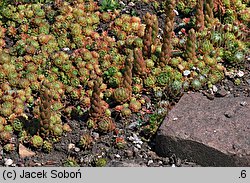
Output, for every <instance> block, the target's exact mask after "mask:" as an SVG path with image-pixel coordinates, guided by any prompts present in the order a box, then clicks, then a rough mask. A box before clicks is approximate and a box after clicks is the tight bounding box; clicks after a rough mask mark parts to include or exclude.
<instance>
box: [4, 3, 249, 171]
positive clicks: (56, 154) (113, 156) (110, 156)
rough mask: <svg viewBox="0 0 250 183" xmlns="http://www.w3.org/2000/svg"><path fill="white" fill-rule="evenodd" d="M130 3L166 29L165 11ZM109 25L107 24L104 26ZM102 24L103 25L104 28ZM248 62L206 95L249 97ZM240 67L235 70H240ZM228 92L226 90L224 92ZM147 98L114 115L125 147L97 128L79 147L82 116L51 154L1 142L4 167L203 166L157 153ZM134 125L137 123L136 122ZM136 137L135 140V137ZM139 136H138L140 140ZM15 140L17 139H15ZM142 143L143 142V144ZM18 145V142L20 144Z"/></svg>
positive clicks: (155, 103) (151, 100)
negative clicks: (99, 163) (69, 163)
mask: <svg viewBox="0 0 250 183" xmlns="http://www.w3.org/2000/svg"><path fill="white" fill-rule="evenodd" d="M123 3H124V4H125V5H126V6H125V8H124V9H123V10H122V12H123V13H129V14H132V13H133V14H136V15H139V16H140V17H141V18H142V17H143V15H144V14H145V13H146V12H150V13H152V14H157V16H158V19H159V26H160V28H161V29H163V25H164V18H165V17H164V14H163V13H160V12H159V11H158V12H157V10H156V9H155V8H154V7H153V5H151V4H144V3H141V2H137V3H135V6H129V5H128V3H129V1H128V0H123ZM181 18H183V17H179V16H178V17H177V18H176V22H177V24H176V30H178V29H179V27H178V21H181ZM103 26H104V27H105V25H103ZM104 27H100V28H104ZM246 59H247V61H246V63H245V65H244V66H243V67H242V68H241V69H240V70H241V71H243V72H244V76H243V77H239V76H237V74H235V76H226V78H225V79H224V80H223V81H221V82H220V83H218V84H217V85H216V87H217V89H218V91H211V90H203V91H200V92H203V93H204V94H205V95H207V96H208V97H209V98H210V99H213V97H217V96H218V97H221V96H223V95H224V94H225V93H227V95H229V96H230V97H237V96H247V97H250V61H249V60H250V58H249V57H248V58H246ZM238 71H239V69H235V73H237V72H238ZM236 78H239V79H240V80H241V83H240V84H239V85H235V84H234V81H235V79H236ZM223 92H224V93H223ZM145 100H146V102H147V103H148V104H150V103H151V105H149V108H148V109H144V110H143V111H142V112H139V113H137V114H133V115H132V116H131V118H130V119H124V118H121V117H120V115H119V114H116V113H114V115H113V117H114V118H115V119H116V124H117V126H116V127H117V129H119V132H118V134H117V135H118V136H120V137H124V139H125V140H126V145H125V147H124V148H121V149H119V148H117V147H116V146H115V145H114V144H115V143H114V141H115V135H114V132H112V133H107V134H99V133H97V132H95V131H92V132H91V135H92V136H94V137H96V139H95V143H94V144H93V145H92V146H91V147H90V148H88V149H81V148H78V144H77V143H78V141H79V139H80V136H81V135H82V134H84V133H85V132H86V131H87V128H86V125H85V122H84V121H85V120H84V118H79V119H75V120H71V121H67V122H68V124H69V125H70V126H71V128H72V132H70V133H67V134H65V135H64V136H63V137H62V138H61V141H60V142H58V143H55V144H54V148H53V150H52V152H50V153H44V152H42V151H39V150H34V149H31V150H33V151H34V152H36V155H35V156H33V157H30V158H25V159H21V158H20V157H19V154H18V148H17V150H16V151H13V152H11V153H6V152H4V151H3V150H2V147H1V145H0V166H4V163H5V160H6V158H10V159H12V160H13V164H12V166H20V167H22V166H57V167H58V166H65V161H66V160H67V158H69V157H71V158H74V159H75V160H76V162H77V164H78V165H79V166H96V165H95V162H96V160H97V159H99V158H105V159H106V160H107V164H106V166H108V167H112V166H154V167H158V166H173V165H174V166H182V167H184V166H199V165H197V164H195V163H193V162H188V161H187V160H185V159H182V160H181V159H180V158H178V157H176V156H175V155H174V154H173V155H172V156H171V157H159V156H158V155H157V154H156V153H155V152H154V136H153V137H151V138H150V139H147V136H146V137H145V134H143V133H141V129H140V128H139V126H140V125H143V124H146V123H147V121H148V118H149V113H147V112H153V111H155V110H157V106H158V103H159V101H157V100H154V97H153V96H152V95H150V94H148V95H147V96H145ZM65 120H67V119H66V118H65ZM133 124H134V125H133ZM132 137H133V138H134V139H133V138H132ZM136 137H138V139H136ZM14 140H15V139H14ZM141 143H142V144H141ZM69 144H73V145H75V147H76V148H74V147H73V148H72V149H69ZM17 146H18V144H17Z"/></svg>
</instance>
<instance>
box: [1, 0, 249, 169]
mask: <svg viewBox="0 0 250 183" xmlns="http://www.w3.org/2000/svg"><path fill="white" fill-rule="evenodd" d="M134 2H136V1H134ZM137 3H138V2H137ZM139 3H141V4H143V5H148V6H152V7H154V8H155V10H156V11H157V13H159V14H164V16H165V18H164V21H163V22H164V24H163V25H160V24H159V16H158V15H157V13H156V14H153V13H150V12H146V13H145V14H143V15H142V16H139V15H136V12H134V11H133V9H132V10H131V11H130V12H124V11H123V8H124V5H123V4H121V3H119V2H118V1H116V0H103V1H95V0H75V1H74V0H68V1H67V0H65V1H61V0H57V1H52V0H40V1H39V0H37V1H36V0H34V1H31V0H23V1H8V0H6V1H2V2H1V4H0V7H1V11H0V12H1V13H0V63H1V65H0V98H1V100H0V140H1V145H2V147H3V149H4V151H5V152H10V153H11V152H12V151H15V150H17V144H18V143H21V144H24V145H25V146H27V147H30V148H33V149H34V150H37V151H42V152H46V153H50V152H51V151H52V150H53V148H54V144H55V143H58V142H60V140H61V139H62V137H63V136H65V135H66V134H68V133H72V131H73V130H72V128H73V127H72V125H70V121H71V120H79V121H81V129H84V130H83V131H84V132H82V133H81V134H80V135H79V136H78V139H77V146H78V147H79V148H80V149H81V150H82V151H85V150H87V149H91V148H92V147H93V144H94V143H95V138H94V136H93V133H92V132H98V133H100V135H105V134H110V135H111V136H112V142H110V143H113V145H114V146H115V147H116V148H117V149H122V148H124V147H125V146H126V143H127V142H126V141H127V140H126V138H125V137H124V134H123V129H122V128H123V127H124V126H128V125H130V123H129V122H127V123H124V124H120V123H119V122H118V119H129V118H130V117H132V116H134V115H136V116H143V115H145V116H147V117H148V119H146V117H145V119H144V120H142V121H139V119H138V124H137V126H136V128H138V129H139V131H140V133H141V134H142V135H143V136H144V138H145V140H146V141H147V140H149V139H150V138H151V137H152V136H153V135H154V134H155V133H156V131H157V128H158V127H159V125H160V124H161V121H162V120H163V118H164V116H165V115H166V114H167V111H168V109H169V108H171V105H172V104H173V103H174V101H175V100H176V99H178V98H179V97H180V96H181V95H182V93H183V92H185V91H190V90H194V91H198V90H200V89H204V88H205V89H207V88H212V87H213V85H215V84H216V83H218V82H220V81H221V80H222V79H224V77H225V73H226V72H229V71H230V69H231V68H240V67H242V66H243V65H244V64H245V62H247V61H246V56H247V54H248V52H249V37H248V36H249V26H250V25H249V22H250V21H249V20H250V9H249V1H247V0H245V1H244V0H236V1H226V0H206V1H203V0H197V1H193V0H179V1H175V0H172V1H156V0H147V1H145V0H144V1H140V2H139ZM180 15H181V16H183V17H181V18H180ZM160 26H161V27H162V28H160ZM236 83H237V80H236ZM149 96H150V98H151V101H152V102H153V103H154V105H150V104H149V102H148V97H149ZM153 106H154V107H153ZM142 119H143V118H142ZM124 121H126V120H124ZM13 138H16V141H13ZM69 159H70V161H66V164H67V165H68V164H72V162H74V161H75V160H74V159H72V158H69ZM99 161H100V162H99ZM104 162H105V160H104V159H101V158H100V159H97V160H95V161H94V165H98V166H99V164H105V163H104ZM73 164H74V165H75V163H73Z"/></svg>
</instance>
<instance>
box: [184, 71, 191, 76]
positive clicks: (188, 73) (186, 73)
mask: <svg viewBox="0 0 250 183" xmlns="http://www.w3.org/2000/svg"><path fill="white" fill-rule="evenodd" d="M190 73H191V72H190V70H185V71H183V75H184V76H189V75H190Z"/></svg>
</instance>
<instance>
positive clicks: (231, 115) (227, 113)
mask: <svg viewBox="0 0 250 183" xmlns="http://www.w3.org/2000/svg"><path fill="white" fill-rule="evenodd" d="M224 115H225V116H226V117H227V118H231V117H233V115H234V112H233V111H226V112H225V114H224Z"/></svg>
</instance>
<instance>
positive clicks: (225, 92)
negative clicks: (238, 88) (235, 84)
mask: <svg viewBox="0 0 250 183" xmlns="http://www.w3.org/2000/svg"><path fill="white" fill-rule="evenodd" d="M227 94H228V92H227V91H226V90H225V88H221V89H219V90H218V91H217V92H216V96H217V97H225V96H226V95H227Z"/></svg>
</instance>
